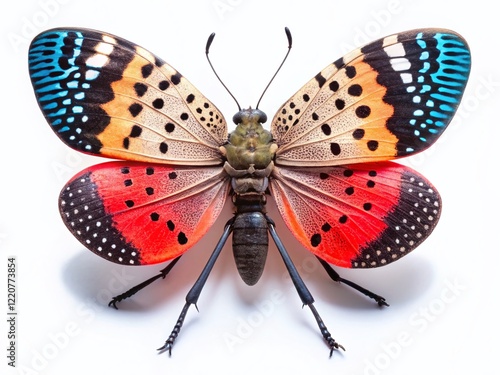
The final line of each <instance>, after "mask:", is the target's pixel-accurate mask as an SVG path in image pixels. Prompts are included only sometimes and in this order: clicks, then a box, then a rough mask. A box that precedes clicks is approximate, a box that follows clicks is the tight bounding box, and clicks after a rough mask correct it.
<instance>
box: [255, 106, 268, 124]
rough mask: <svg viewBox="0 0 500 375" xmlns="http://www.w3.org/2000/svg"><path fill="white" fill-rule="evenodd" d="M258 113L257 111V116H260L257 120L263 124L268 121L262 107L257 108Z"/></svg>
mask: <svg viewBox="0 0 500 375" xmlns="http://www.w3.org/2000/svg"><path fill="white" fill-rule="evenodd" d="M256 113H257V116H259V117H258V120H257V121H258V122H260V123H261V124H263V123H265V122H266V121H267V115H266V114H265V113H264V112H262V111H261V110H260V109H257V110H256Z"/></svg>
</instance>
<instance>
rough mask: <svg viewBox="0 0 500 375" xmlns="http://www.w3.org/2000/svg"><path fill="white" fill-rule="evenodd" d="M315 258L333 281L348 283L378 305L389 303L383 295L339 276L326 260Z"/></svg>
mask: <svg viewBox="0 0 500 375" xmlns="http://www.w3.org/2000/svg"><path fill="white" fill-rule="evenodd" d="M316 258H318V260H319V262H320V263H321V265H322V266H323V268H324V269H325V271H326V273H327V274H328V276H330V278H331V279H332V280H333V281H337V282H340V283H344V284H345V285H348V286H350V287H351V288H353V289H356V290H357V291H358V292H360V293H363V294H364V295H365V296H367V297H370V298H372V299H374V300H375V301H376V302H377V303H378V305H379V306H389V304H388V303H387V302H385V298H384V297H381V296H379V295H378V294H375V293H373V292H370V291H369V290H368V289H365V288H363V287H362V286H360V285H358V284H356V283H353V282H352V281H350V280H346V279H344V278H342V277H340V275H339V274H338V273H337V271H335V270H334V269H333V268H332V266H330V264H329V263H328V262H326V261H325V260H323V259H321V258H320V257H318V256H317V257H316Z"/></svg>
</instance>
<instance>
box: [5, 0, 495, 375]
mask: <svg viewBox="0 0 500 375" xmlns="http://www.w3.org/2000/svg"><path fill="white" fill-rule="evenodd" d="M118 4H119V5H118ZM491 4H492V2H489V1H485V0H476V1H474V2H473V3H472V2H452V3H450V2H444V1H441V2H440V1H435V0H420V1H418V2H417V1H405V0H399V1H398V0H376V1H373V0H358V1H344V2H342V1H327V0H323V1H322V0H307V1H305V0H302V1H296V0H294V1H270V0H252V1H250V0H205V1H202V0H194V1H180V0H176V1H173V0H168V1H158V2H154V1H148V0H141V1H128V0H125V1H121V2H111V1H108V2H106V1H102V0H101V1H94V0H85V1H76V0H75V1H69V0H66V1H62V0H61V1H56V0H40V1H33V0H30V1H15V2H7V3H3V7H7V6H8V9H7V8H5V9H3V10H2V12H1V16H0V18H1V19H0V25H1V26H0V27H1V28H2V31H1V33H0V35H1V39H0V43H1V51H2V53H1V56H2V58H1V59H0V64H1V69H0V72H1V76H0V77H1V81H0V82H1V85H0V95H1V105H2V107H1V111H2V121H1V125H0V160H1V162H0V163H1V164H0V165H1V182H0V212H1V216H0V241H1V242H0V248H1V258H0V280H3V281H2V282H1V283H0V296H1V300H2V302H1V304H2V305H3V306H2V307H1V308H0V311H6V309H7V302H6V300H7V285H6V284H7V283H6V279H7V278H6V275H5V274H6V268H7V257H8V256H9V255H15V256H16V257H17V263H18V273H17V276H18V279H17V290H18V301H17V302H18V305H17V309H18V312H19V315H18V316H17V319H18V325H17V331H16V333H17V334H18V341H17V362H16V364H17V366H18V367H17V369H16V370H13V369H11V368H9V367H8V366H7V364H6V363H7V358H6V355H7V350H6V348H7V346H8V345H7V341H8V340H7V330H8V326H7V324H6V320H7V315H6V313H2V314H4V316H2V317H1V319H0V320H1V321H2V323H1V324H0V327H1V328H0V358H1V359H0V362H1V363H0V366H1V367H2V368H7V369H8V373H9V374H50V375H60V374H93V373H99V374H102V373H106V372H108V373H117V374H127V375H128V374H152V375H154V374H202V373H204V374H205V373H218V374H263V373H266V374H269V373H273V372H275V373H276V372H277V371H279V373H289V374H299V373H311V374H315V373H317V374H321V373H335V374H348V375H350V374H360V375H361V374H363V375H364V374H370V375H377V374H422V373H434V374H436V373H440V374H444V373H449V374H451V373H453V374H469V373H477V371H478V369H480V368H483V369H489V370H479V371H480V372H481V373H483V374H492V373H495V372H497V371H498V370H495V369H496V366H497V358H498V353H499V349H500V346H499V344H498V340H499V338H498V337H499V336H498V335H499V333H500V332H499V323H498V321H499V319H498V313H497V311H498V309H496V310H497V311H495V308H494V306H495V305H494V301H495V299H496V298H495V297H496V296H497V295H498V288H497V286H498V279H497V277H496V276H497V275H498V269H497V267H498V265H499V264H500V262H499V260H500V259H499V251H498V250H499V249H498V247H499V246H498V239H497V237H496V236H497V235H496V234H495V233H497V234H498V224H499V220H498V216H497V215H498V212H499V211H498V210H499V204H498V194H497V192H498V182H497V181H498V177H495V172H496V171H498V168H499V164H497V163H498V155H497V154H496V152H497V150H498V140H499V139H500V134H499V130H498V129H499V126H498V98H499V96H500V73H499V70H498V65H499V58H500V56H499V53H498V38H497V37H495V36H496V31H495V34H494V29H496V25H497V24H498V20H497V18H494V17H495V16H494V14H496V13H497V12H496V10H492V9H490V6H491ZM58 26H78V27H88V28H95V29H99V30H105V31H108V32H110V33H113V34H116V35H120V36H122V37H125V38H127V39H129V40H132V41H134V42H136V43H137V44H139V45H142V46H143V47H146V48H147V49H149V50H151V51H153V52H154V53H155V54H157V55H159V56H161V57H162V58H163V59H165V60H166V61H168V62H169V63H170V64H172V65H173V66H174V67H175V68H177V69H179V70H180V71H181V73H183V74H184V75H185V76H186V77H188V79H189V80H190V81H191V82H192V83H194V84H195V85H196V86H197V87H198V88H199V89H200V90H201V91H202V92H203V93H204V94H205V95H206V96H207V97H208V98H209V99H210V100H211V101H213V102H214V103H215V104H216V105H217V106H218V107H219V108H220V109H221V110H222V111H223V113H225V115H226V118H227V119H228V120H229V122H230V120H231V118H232V115H233V114H234V112H235V110H236V107H235V105H234V103H233V102H232V100H231V98H230V97H229V96H228V95H227V93H226V92H225V91H224V89H223V88H222V87H221V86H220V85H219V83H218V82H217V81H216V79H215V77H214V75H213V74H212V72H211V71H210V68H209V66H208V64H207V62H206V60H205V56H204V48H205V41H206V38H207V37H208V35H209V34H210V33H211V32H213V31H215V32H216V33H217V37H216V39H215V42H214V44H213V46H212V51H211V53H212V55H211V56H212V59H213V62H214V64H215V65H216V67H217V69H218V72H219V74H220V75H221V76H222V77H223V78H224V80H225V82H226V84H227V85H228V86H229V87H230V88H231V89H232V90H233V93H234V94H235V96H236V97H237V98H238V99H239V101H240V103H241V104H242V106H245V107H246V106H249V105H253V106H255V103H256V101H257V98H258V97H259V95H260V93H261V91H262V89H263V88H264V86H265V85H266V84H267V82H268V79H269V78H270V77H271V75H272V74H273V73H274V71H275V69H276V67H277V65H278V64H279V62H280V61H281V59H282V57H283V55H284V53H285V52H286V37H285V34H284V32H283V28H284V26H288V27H289V28H290V29H291V31H292V33H293V37H294V47H293V50H292V53H291V55H290V58H289V60H288V62H287V63H286V65H285V67H284V68H283V70H282V71H281V72H280V74H279V76H278V77H277V79H276V81H275V82H274V83H273V85H272V86H271V88H270V90H269V92H268V94H267V96H266V97H265V98H264V100H263V102H262V103H261V106H260V107H261V109H263V110H265V111H266V112H267V114H268V117H269V118H272V116H273V115H274V111H276V109H277V108H278V107H279V105H280V104H281V103H282V102H283V101H284V100H286V99H287V98H288V97H289V96H291V95H292V94H293V93H294V92H295V91H296V90H298V89H299V88H300V87H301V85H302V84H304V83H305V82H306V81H307V80H308V79H309V78H311V77H313V76H314V75H315V74H316V73H317V72H319V71H320V70H321V69H322V68H324V67H325V66H326V65H327V64H329V63H331V62H332V61H334V60H335V59H337V58H338V57H340V56H341V55H343V54H344V53H346V52H347V51H348V50H349V49H350V48H351V47H355V46H357V45H359V44H364V43H366V42H368V41H370V40H373V39H377V38H379V37H383V36H385V35H388V34H391V33H394V32H399V31H403V30H408V29H412V28H419V27H445V28H451V29H454V30H456V31H458V32H459V33H461V34H462V35H463V36H464V37H465V38H466V39H467V40H468V42H469V44H470V46H471V50H472V59H473V64H472V66H473V69H472V74H471V76H470V80H469V84H468V87H467V90H466V93H465V96H464V100H463V102H462V105H461V109H460V111H459V113H458V115H457V116H456V118H455V119H454V121H453V122H452V124H451V125H450V127H449V129H448V130H447V131H446V133H445V134H444V135H443V137H442V138H441V140H440V141H439V142H437V143H436V144H435V145H434V146H433V147H432V148H431V149H430V150H429V151H427V152H426V153H424V154H420V155H418V156H415V157H413V158H411V159H408V160H406V161H405V162H406V163H408V164H409V165H411V166H412V167H413V168H415V169H417V170H419V171H420V172H421V173H423V174H424V175H425V176H427V177H428V178H429V179H430V180H431V181H432V182H433V183H434V184H435V186H436V187H437V188H438V189H439V191H440V192H441V194H442V197H443V201H444V204H443V206H444V207H443V214H442V217H441V221H440V224H439V225H438V227H437V229H436V230H435V232H434V233H433V235H432V236H431V237H430V238H429V239H428V240H427V241H426V242H425V243H424V244H423V245H422V246H421V247H420V248H419V249H418V250H416V251H415V252H414V253H412V254H411V255H409V256H407V257H405V258H404V259H402V260H400V261H398V262H396V263H395V264H392V265H389V266H387V267H383V268H380V269H375V270H340V271H341V273H342V275H343V276H344V277H347V278H350V279H352V280H354V281H356V282H358V283H360V284H362V285H364V286H366V287H368V288H369V289H372V290H373V291H375V292H378V293H380V294H381V295H383V296H385V297H386V298H387V300H388V302H389V303H390V305H391V306H390V307H389V308H384V309H379V308H378V307H377V306H376V305H375V304H374V303H372V302H371V301H369V300H367V299H366V298H364V297H362V296H360V295H358V294H357V293H355V292H354V291H352V290H350V289H349V288H347V287H345V286H342V285H337V284H335V283H333V282H331V280H330V279H329V278H328V277H327V276H326V274H325V273H324V272H323V271H322V269H320V268H319V266H318V265H317V264H316V263H315V262H314V259H313V258H312V256H311V254H309V253H308V252H307V251H306V250H304V249H303V248H301V246H299V244H298V243H297V242H296V240H295V239H294V238H293V236H292V235H291V234H290V233H289V232H288V231H287V229H286V228H285V227H284V224H283V222H282V221H281V219H280V218H279V215H278V213H277V212H276V209H275V208H274V206H273V205H271V207H270V214H271V216H273V217H274V218H275V219H276V222H277V225H278V230H279V232H280V234H281V236H282V238H283V240H284V242H285V244H286V246H287V247H288V249H289V251H290V253H291V256H292V258H293V259H294V261H295V263H296V265H297V266H298V267H299V269H300V271H301V272H302V274H303V277H304V279H306V282H307V284H308V286H309V289H310V290H311V292H312V293H313V295H314V296H315V298H316V307H317V309H318V311H319V312H320V313H321V314H322V317H323V319H324V320H325V322H326V324H327V326H328V328H329V329H330V331H331V332H332V334H333V336H334V337H335V338H336V339H337V341H338V342H340V343H341V344H342V345H344V346H345V348H346V349H347V351H346V352H344V353H337V352H336V353H334V355H333V357H332V358H331V359H329V358H328V348H327V347H326V345H325V344H324V342H323V341H322V339H321V336H320V334H319V331H318V329H317V327H316V325H315V322H314V320H313V318H312V315H311V313H310V311H309V310H308V309H307V308H304V309H302V308H301V302H300V300H299V298H298V297H297V295H296V293H295V291H294V290H293V289H292V285H291V282H290V280H288V279H287V278H286V277H285V276H284V275H285V268H284V266H283V264H282V262H281V260H280V258H279V255H278V254H277V252H276V249H275V247H274V246H271V248H270V255H269V260H268V264H267V266H266V269H265V272H264V275H263V277H262V279H261V281H260V283H259V284H258V285H257V286H254V287H247V286H245V285H244V284H243V282H242V281H241V280H240V279H239V277H238V275H237V273H236V269H235V266H234V263H233V260H232V254H231V251H230V248H229V246H227V247H226V249H225V251H224V252H223V254H222V255H221V259H220V261H219V262H218V263H217V265H216V266H215V268H214V270H213V273H212V275H211V277H210V278H209V279H208V283H207V285H206V287H205V289H204V291H203V293H202V295H201V298H200V300H199V308H200V312H199V313H197V312H196V310H195V309H194V308H192V309H191V310H190V311H189V313H188V315H187V318H186V322H185V325H184V327H183V330H182V332H181V335H180V336H179V339H178V341H177V342H176V345H175V347H174V350H173V355H172V357H171V358H169V357H168V355H167V354H157V352H156V348H157V347H159V346H161V345H162V343H163V342H164V340H165V339H166V338H167V337H168V335H169V333H170V331H171V329H172V328H173V325H174V323H175V321H176V319H177V316H178V314H179V312H180V310H181V308H182V306H183V304H184V296H185V294H186V292H187V291H188V290H189V288H190V287H191V285H192V283H193V282H194V280H195V279H196V278H197V276H198V274H199V272H200V271H201V269H202V267H203V265H204V263H205V261H206V259H207V258H208V255H209V254H210V253H211V251H212V249H213V246H214V244H215V243H216V241H217V239H218V237H219V236H220V233H221V231H222V226H223V224H224V223H225V221H226V220H227V218H229V216H230V215H231V209H230V207H229V206H228V207H226V209H225V211H224V212H223V214H222V216H221V218H220V219H219V220H218V222H217V223H216V224H215V225H214V227H213V229H212V230H211V231H210V233H209V234H208V235H207V236H206V237H205V238H204V239H203V240H202V241H200V242H199V243H198V244H197V245H196V246H194V247H193V248H192V249H191V250H190V251H189V252H188V253H187V254H186V255H185V258H183V259H182V260H181V261H180V262H179V264H178V265H177V267H176V268H175V269H174V271H172V273H171V275H170V276H169V277H168V279H167V280H165V281H159V282H157V284H154V285H152V286H150V287H149V288H148V289H146V290H145V291H143V292H142V293H140V294H138V295H136V296H135V297H134V298H133V299H131V300H128V301H126V302H123V303H122V304H121V305H120V307H121V309H120V310H119V311H115V310H114V309H110V308H107V306H106V303H107V300H108V299H109V297H110V296H111V295H114V294H117V293H119V292H121V291H124V290H126V289H128V288H130V287H131V286H133V285H135V284H137V283H139V282H140V281H142V280H143V279H145V278H147V277H149V276H151V275H153V274H155V273H156V272H157V271H158V270H159V269H161V268H162V267H161V266H154V267H140V268H126V267H120V266H117V265H114V264H111V263H109V262H106V261H104V260H102V259H100V258H98V257H96V256H95V255H93V254H92V253H91V252H90V251H87V250H86V249H84V248H83V247H82V246H81V245H80V243H79V242H78V241H76V240H75V239H74V238H73V237H72V235H71V234H70V233H69V232H68V231H67V230H66V228H65V227H64V225H63V223H62V222H61V220H60V218H59V214H58V209H57V197H58V194H59V190H60V188H61V187H62V185H63V184H64V183H65V182H66V180H67V179H69V178H70V177H71V176H72V175H73V174H75V173H76V172H78V171H79V170H81V169H83V168H84V167H85V166H88V165H92V164H95V163H97V162H100V161H102V159H99V158H94V157H89V156H82V155H81V154H78V153H77V152H75V151H72V150H71V149H69V148H68V147H66V146H65V145H64V144H63V143H62V142H61V141H60V140H59V139H58V138H57V137H56V136H55V135H54V134H53V133H52V131H51V130H50V128H49V126H48V125H47V124H46V122H45V120H44V118H43V116H42V114H41V112H40V110H39V109H38V105H37V103H36V101H35V97H34V95H33V91H32V88H31V84H30V81H29V77H28V71H27V48H28V44H29V41H30V40H31V39H32V37H33V36H34V35H35V34H36V33H38V32H40V31H42V30H44V29H47V28H51V27H58ZM495 155H496V156H495ZM3 301H5V302H3ZM1 372H2V373H5V372H4V370H1Z"/></svg>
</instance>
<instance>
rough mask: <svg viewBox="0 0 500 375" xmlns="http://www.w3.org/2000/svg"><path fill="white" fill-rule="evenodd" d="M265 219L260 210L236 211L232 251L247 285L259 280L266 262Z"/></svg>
mask: <svg viewBox="0 0 500 375" xmlns="http://www.w3.org/2000/svg"><path fill="white" fill-rule="evenodd" d="M268 244H269V241H268V236H267V221H266V218H265V217H264V215H263V214H262V213H261V212H242V213H237V214H236V218H235V221H234V226H233V253H234V260H235V261H236V267H237V268H238V272H239V273H240V276H241V278H242V279H243V281H244V282H245V283H246V284H247V285H255V284H256V283H257V281H259V279H260V276H261V275H262V271H263V270H264V265H265V263H266V257H267V248H268Z"/></svg>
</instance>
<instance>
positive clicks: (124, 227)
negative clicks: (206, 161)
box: [60, 162, 229, 265]
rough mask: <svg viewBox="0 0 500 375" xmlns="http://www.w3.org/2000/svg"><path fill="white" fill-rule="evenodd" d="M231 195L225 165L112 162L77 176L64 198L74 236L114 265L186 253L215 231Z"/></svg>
mask: <svg viewBox="0 0 500 375" xmlns="http://www.w3.org/2000/svg"><path fill="white" fill-rule="evenodd" d="M228 191H229V183H228V178H227V175H226V174H225V172H223V170H222V168H221V167H203V168H200V167H182V166H178V167H172V166H165V165H161V164H145V163H140V162H109V163H103V164H99V165H96V166H93V167H90V168H88V169H86V170H84V171H82V172H80V173H79V174H78V175H76V176H75V177H74V178H73V179H72V180H70V181H69V182H68V184H67V185H66V186H65V187H64V188H63V190H62V191H61V195H60V212H61V216H62V218H63V220H64V222H65V224H66V226H67V227H68V228H69V230H70V231H71V232H72V233H73V235H74V236H75V237H76V238H77V239H78V240H79V241H80V242H81V243H82V244H83V245H85V246H86V247H87V248H88V249H90V250H92V251H93V252H94V253H96V254H97V255H99V256H101V257H103V258H105V259H107V260H110V261H112V262H115V263H121V264H129V265H143V264H154V263H159V262H163V261H166V260H169V259H172V258H174V257H177V256H178V255H180V254H182V253H184V252H185V251H186V250H188V249H189V248H190V247H191V246H193V245H194V244H195V243H196V242H197V241H198V240H199V239H200V238H201V237H202V236H203V235H204V234H205V233H206V232H207V230H208V229H209V228H210V226H211V225H212V224H213V223H214V222H215V220H216V218H217V216H218V215H219V213H220V211H221V209H222V207H223V205H224V202H225V200H226V197H227V194H228Z"/></svg>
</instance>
